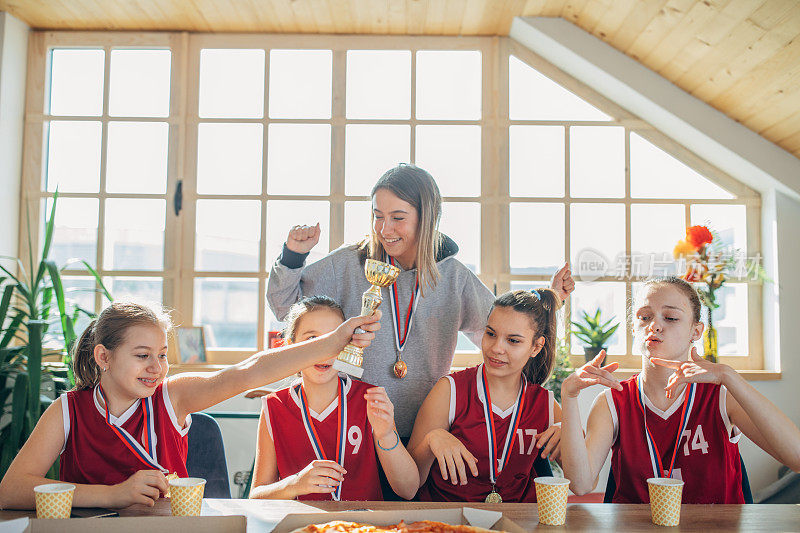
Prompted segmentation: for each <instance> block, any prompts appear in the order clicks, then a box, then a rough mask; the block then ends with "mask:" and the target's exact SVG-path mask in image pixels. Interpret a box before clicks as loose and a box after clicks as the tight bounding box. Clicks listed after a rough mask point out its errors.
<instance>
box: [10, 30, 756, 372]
mask: <svg viewBox="0 0 800 533" xmlns="http://www.w3.org/2000/svg"><path fill="white" fill-rule="evenodd" d="M30 42H31V46H30V47H29V59H28V79H27V89H26V92H27V95H26V119H25V138H24V149H23V150H24V151H23V177H22V187H21V194H22V199H23V209H21V210H20V211H21V215H20V219H21V223H20V233H19V247H20V248H19V249H20V257H28V241H27V235H26V233H25V232H26V229H25V228H26V226H25V224H24V221H25V217H26V213H25V210H26V209H27V210H28V212H29V213H30V215H29V216H30V219H31V220H35V221H42V220H43V218H44V216H43V213H41V205H42V201H41V200H42V199H46V198H48V197H52V193H48V192H46V191H43V190H42V189H43V187H42V184H43V179H44V174H43V172H44V166H45V164H44V158H45V157H46V154H45V153H44V148H45V146H44V142H43V141H44V134H45V133H44V131H45V128H44V124H45V123H46V122H48V121H49V120H50V119H51V118H54V119H58V120H62V119H69V120H72V119H75V120H92V121H98V120H99V121H101V123H102V143H103V144H102V151H101V178H100V179H101V182H100V190H99V193H60V196H61V197H65V198H68V197H72V198H87V197H89V198H99V199H100V218H99V221H98V241H97V257H96V265H97V266H98V272H99V273H100V274H101V276H103V277H107V276H110V275H125V276H148V277H155V276H161V277H162V278H163V303H164V305H165V306H167V307H169V308H171V309H173V310H174V311H173V316H174V318H175V321H176V323H179V324H185V325H195V324H193V323H192V316H193V307H194V293H193V291H194V280H195V278H198V277H203V278H207V277H223V278H245V279H256V280H257V284H258V289H257V290H258V310H257V330H256V340H257V346H256V349H258V350H261V349H263V348H264V346H265V343H266V327H265V321H266V283H267V282H266V280H267V278H268V275H269V267H270V265H271V264H272V262H273V261H274V260H275V258H272V257H266V239H265V236H266V234H267V233H266V229H267V228H266V218H267V213H266V209H265V207H266V202H267V201H269V200H286V199H292V200H327V201H329V202H330V216H329V221H328V223H329V228H330V230H329V249H330V250H333V249H335V248H336V247H338V246H339V245H341V243H342V240H343V236H344V205H345V202H346V201H353V200H368V199H369V198H368V197H367V196H353V195H349V196H348V195H346V194H345V176H344V174H345V166H344V164H345V162H344V157H345V127H346V125H348V124H402V125H409V126H410V135H411V138H410V160H411V161H412V162H413V161H414V158H415V136H416V131H415V128H416V126H417V125H425V124H436V125H478V126H479V127H480V128H481V178H480V179H481V195H480V196H478V197H445V198H443V200H444V201H446V202H470V203H478V204H479V205H480V208H481V215H480V223H481V236H482V238H481V251H480V265H481V266H480V274H479V277H480V279H481V280H482V281H483V282H484V283H485V284H486V285H487V287H490V288H493V287H496V289H497V291H498V293H501V292H504V291H506V290H508V289H509V287H510V284H511V282H512V281H528V282H533V281H548V280H549V278H547V277H546V276H537V275H521V274H513V275H512V274H511V273H510V254H509V251H510V242H509V240H510V237H509V204H510V203H511V202H514V203H518V202H519V203H526V202H536V203H546V202H553V203H562V204H564V205H565V210H564V215H565V220H564V224H565V255H566V256H567V258H568V257H569V255H570V232H569V223H570V205H571V204H574V203H603V202H612V203H617V204H620V203H621V204H624V205H625V211H626V220H625V227H626V236H625V242H626V252H627V253H630V241H631V235H630V233H631V232H630V210H631V204H634V203H635V204H646V203H658V204H680V205H684V206H685V212H686V224H687V226H688V225H689V206H690V205H691V204H692V203H704V204H714V203H720V204H726V205H730V204H732V205H744V206H745V208H746V216H747V222H748V223H747V250H746V252H747V255H748V256H749V257H752V256H754V255H756V254H758V253H759V252H760V250H761V241H760V238H761V197H760V195H759V194H758V193H757V192H756V191H754V190H752V189H750V188H749V187H747V186H745V185H744V184H742V183H741V182H738V181H736V180H735V179H733V178H732V177H730V176H729V175H728V174H726V173H724V172H722V171H721V170H720V169H718V168H717V167H715V166H713V165H711V164H710V163H708V162H706V161H704V160H702V159H701V158H699V157H698V156H696V155H695V154H694V153H692V152H691V151H690V150H688V149H687V148H685V147H683V146H681V145H680V144H678V143H677V142H675V141H673V140H672V139H670V138H668V137H667V136H666V135H665V134H663V133H661V132H659V131H658V130H656V129H655V128H653V127H652V126H651V125H649V124H648V123H647V122H645V121H644V120H642V119H640V118H638V117H636V116H634V115H632V114H631V113H629V112H628V111H626V110H625V109H623V108H622V107H620V106H619V105H617V104H616V103H614V102H612V101H610V100H609V99H607V98H605V97H603V96H601V95H599V94H598V93H596V92H595V91H594V90H592V89H591V88H590V87H588V86H587V85H586V84H584V83H582V82H579V81H577V80H576V79H574V78H572V77H571V76H569V75H568V74H566V73H564V72H563V71H561V70H560V69H558V68H557V67H555V66H554V65H552V64H550V63H549V62H547V61H546V60H544V59H542V58H541V57H539V56H538V55H536V54H535V53H533V52H532V51H530V50H529V49H527V48H526V47H524V46H523V45H522V44H520V43H518V42H516V41H514V40H513V39H511V38H509V37H445V36H441V37H438V36H434V37H431V36H426V37H409V36H371V35H351V36H334V35H296V34H289V35H284V34H202V33H196V34H195V33H157V32H145V33H128V32H44V31H35V32H32V36H31V41H30ZM59 47H76V48H103V49H104V50H105V70H104V76H105V80H104V88H103V91H104V92H103V115H102V116H101V117H64V116H57V117H52V116H51V115H48V114H45V105H46V96H47V94H46V91H47V87H46V83H47V72H48V71H49V67H50V65H49V58H50V53H49V51H50V50H51V49H52V48H59ZM114 48H169V49H170V50H171V51H172V65H171V66H172V68H171V82H170V112H169V116H168V117H166V118H164V117H158V118H142V117H109V116H108V102H109V75H110V68H109V67H110V60H111V54H110V52H111V50H112V49H114ZM203 48H262V49H264V50H265V52H266V53H265V90H264V116H263V117H262V118H260V119H230V118H220V119H216V118H203V119H200V118H199V117H198V100H199V61H200V50H201V49H203ZM271 49H325V50H332V89H333V95H332V113H331V118H330V119H270V118H269V51H270V50H271ZM351 49H353V50H410V51H411V115H410V117H409V119H403V120H397V119H391V120H389V119H387V120H383V119H347V118H346V115H345V111H346V110H345V103H346V98H345V82H346V54H347V50H351ZM419 50H478V51H480V52H481V56H482V88H481V99H482V101H481V107H482V113H481V118H480V119H479V120H420V119H417V118H416V117H415V112H414V111H415V102H416V80H415V75H416V68H415V66H416V54H415V52H416V51H419ZM512 54H513V55H514V56H516V58H518V59H519V60H521V61H523V62H524V63H526V64H528V65H530V66H531V67H533V68H535V69H536V70H538V71H539V72H541V73H542V74H543V75H545V76H547V77H549V78H550V79H552V80H553V81H555V82H556V83H558V84H560V85H562V86H563V87H565V88H566V89H568V90H570V91H571V92H573V93H574V94H576V95H577V96H578V97H580V98H582V99H584V100H586V101H587V102H589V103H591V104H592V105H594V106H595V107H597V108H598V109H599V110H601V111H602V112H604V113H606V114H608V115H609V116H611V117H613V120H610V121H550V120H548V121H532V120H510V118H509V98H508V95H509V90H508V89H509V67H508V63H509V57H510V55H512ZM124 120H135V121H141V122H146V121H157V122H167V123H168V124H169V137H168V139H169V140H168V143H169V147H168V163H167V188H166V193H165V194H163V195H160V194H159V195H152V194H148V195H142V194H117V193H107V192H105V174H106V161H105V158H106V156H105V154H106V148H107V140H108V123H109V121H124ZM210 122H226V123H259V124H262V125H263V128H264V130H263V131H264V136H263V152H262V158H263V159H262V191H261V194H259V195H218V194H217V195H214V194H203V195H199V194H198V193H197V187H196V176H197V172H196V165H197V134H198V128H199V124H200V123H210ZM271 123H275V124H279V123H294V124H298V123H306V124H330V125H331V167H330V168H331V182H330V183H331V189H330V194H329V195H328V196H303V195H270V194H267V184H268V176H267V157H268V154H267V143H268V125H269V124H271ZM597 124H602V125H616V126H622V127H623V128H624V129H625V161H626V165H625V167H626V168H625V191H626V192H625V197H624V198H613V199H612V198H580V199H573V198H570V197H569V128H570V127H571V126H581V125H597ZM512 125H557V126H564V128H565V129H564V132H565V158H566V161H565V180H566V181H565V187H566V188H565V196H564V197H563V198H541V197H512V196H510V193H509V127H510V126H512ZM631 132H635V133H636V134H638V135H640V136H642V137H643V138H645V139H646V140H648V141H649V142H652V143H653V144H655V145H656V146H658V147H660V148H661V149H663V150H664V151H665V152H667V153H669V154H670V155H672V156H673V157H675V158H677V159H678V160H680V161H682V162H683V163H685V164H686V165H688V166H689V167H691V168H693V169H694V170H696V171H697V172H699V173H700V174H702V175H703V176H705V177H706V178H707V179H709V180H711V181H713V182H715V183H717V184H718V185H720V186H722V187H724V188H725V189H727V190H728V191H729V192H731V193H732V194H733V195H734V196H735V197H736V198H735V199H733V200H716V199H709V200H698V199H692V200H671V199H653V200H648V199H642V198H636V199H631V198H630V172H629V167H630V165H629V160H630V159H629V157H630V151H629V139H630V133H631ZM179 180H181V181H182V195H183V209H182V211H181V214H180V216H178V215H176V214H175V211H174V209H173V206H172V201H171V200H172V199H173V197H174V195H175V191H176V187H177V184H178V181H179ZM107 198H158V199H164V200H165V201H166V207H167V209H166V225H165V235H164V268H163V271H149V270H148V271H132V270H107V269H103V268H99V267H100V266H101V265H102V258H103V238H102V236H103V232H104V229H105V228H104V216H103V215H104V203H105V202H104V200H105V199H107ZM220 198H222V199H258V200H260V201H261V205H262V209H261V239H260V243H259V263H258V270H257V271H251V272H215V271H195V265H194V262H195V243H194V241H195V239H193V238H192V235H194V233H195V222H196V201H197V200H198V199H220ZM490 235H491V236H493V237H492V238H484V237H487V236H490ZM498 235H499V236H500V238H499V239H498V238H497V236H498ZM38 237H39V235H38V232H37V233H36V234H35V235H34V242H33V246H34V248H35V249H38V247H39V243H38ZM680 237H681V236H680V235H676V241H677V239H679V238H680ZM565 259H566V258H565ZM65 274H66V275H82V274H85V271H82V270H77V269H70V270H66V271H65ZM600 281H621V280H619V279H617V278H616V277H608V278H600ZM632 281H636V280H630V279H627V280H625V283H626V296H627V299H628V301H630V297H631V282H632ZM747 285H748V319H749V335H748V339H749V354H747V355H745V356H722V357H721V358H720V360H721V362H723V363H727V364H730V365H731V366H733V367H734V368H736V369H738V370H761V369H763V368H764V354H763V324H762V290H761V289H762V287H761V284H760V283H758V282H752V281H748V282H747ZM100 303H101V296H100V294H97V295H96V296H95V306H96V308H99V306H100ZM565 313H566V315H565V316H570V315H569V313H570V303H569V301H568V302H567V304H566V307H565ZM626 323H627V324H630V323H631V316H630V309H628V311H627V316H626ZM627 339H628V340H627V350H626V351H627V355H623V356H611V358H612V359H613V360H615V361H619V362H620V364H621V366H622V367H624V368H636V367H638V366H639V365H640V356H636V355H632V354H631V351H632V350H631V348H632V339H631V336H630V335H627ZM252 352H253V349H249V350H243V349H211V350H208V353H207V360H208V364H209V365H214V364H228V363H233V362H237V361H240V360H241V359H242V358H244V357H245V356H247V355H249V354H251V353H252ZM479 359H480V357H479V355H478V354H476V353H474V352H463V353H462V352H459V353H457V354H456V358H455V360H454V365H456V366H464V365H467V364H471V363H474V362H476V361H478V360H479ZM170 360H171V362H173V363H176V362H177V355H176V354H175V353H174V352H173V353H171V356H170ZM582 361H583V357H582V356H571V362H572V364H573V365H575V366H579V365H580V364H582Z"/></svg>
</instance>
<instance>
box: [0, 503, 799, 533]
mask: <svg viewBox="0 0 800 533" xmlns="http://www.w3.org/2000/svg"><path fill="white" fill-rule="evenodd" d="M209 502H214V503H215V504H217V505H222V506H224V505H234V506H246V507H252V506H257V508H258V509H259V512H264V513H266V514H268V515H270V516H274V517H276V518H277V519H279V517H281V516H285V515H286V514H288V513H308V512H314V509H309V505H310V506H311V507H313V508H316V509H319V510H323V511H345V510H353V509H364V508H367V509H373V510H398V509H437V508H438V509H441V508H445V507H462V506H464V504H448V503H420V502H316V503H310V504H308V503H307V502H306V503H300V502H296V501H284V500H262V501H252V500H209ZM468 506H469V507H475V508H479V509H490V510H494V511H502V512H503V513H504V514H505V516H506V517H508V518H509V519H511V520H513V521H514V522H516V523H517V524H519V525H520V526H521V527H523V528H524V529H526V530H534V529H539V530H558V531H601V530H605V531H695V532H708V531H721V530H724V531H800V505H684V506H683V508H682V510H681V525H680V526H679V527H677V528H670V529H666V528H663V527H659V526H655V525H653V524H652V523H651V522H650V506H649V505H622V504H603V503H576V504H570V505H569V506H568V508H567V523H566V526H563V527H556V526H544V525H539V524H538V513H537V511H536V504H533V503H530V504H528V503H501V504H486V503H474V504H468ZM169 514H170V510H169V501H168V500H163V499H162V500H159V502H158V503H157V504H156V505H155V507H152V508H150V507H142V506H134V507H130V508H128V509H124V510H122V511H120V515H121V516H169ZM21 516H30V517H33V516H34V513H32V512H26V511H0V521H3V520H9V519H12V518H19V517H21ZM101 520H108V521H109V523H111V521H113V520H114V519H113V518H107V519H101ZM0 529H1V526H0Z"/></svg>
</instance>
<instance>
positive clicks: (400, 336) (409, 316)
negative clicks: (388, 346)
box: [389, 255, 419, 353]
mask: <svg viewBox="0 0 800 533" xmlns="http://www.w3.org/2000/svg"><path fill="white" fill-rule="evenodd" d="M389 264H390V265H392V266H394V258H393V257H392V256H391V255H390V256H389ZM389 299H390V300H391V303H392V305H391V308H392V318H393V319H394V320H392V324H393V325H394V341H395V344H396V345H397V351H398V352H400V353H402V352H403V348H405V346H406V340H408V334H409V332H410V331H411V324H412V322H413V318H414V311H416V310H417V304H418V303H419V275H417V279H416V281H415V283H414V292H413V293H411V301H409V302H408V311H406V321H405V327H403V329H402V331H401V329H400V327H401V326H400V305H399V299H398V297H397V281H395V282H394V283H392V290H390V291H389Z"/></svg>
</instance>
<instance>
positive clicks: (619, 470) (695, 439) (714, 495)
mask: <svg viewBox="0 0 800 533" xmlns="http://www.w3.org/2000/svg"><path fill="white" fill-rule="evenodd" d="M622 388H623V390H622V391H617V390H614V389H611V390H610V391H608V392H606V394H610V395H611V398H612V400H613V402H609V409H610V410H611V417H612V420H614V425H615V427H616V428H618V429H617V430H616V432H615V433H616V439H615V441H614V444H613V446H612V447H611V450H612V456H611V470H612V474H613V475H614V480H615V481H616V484H617V490H616V492H615V493H614V498H613V501H614V503H648V502H649V501H650V497H649V495H648V491H647V479H648V478H651V477H654V476H653V467H652V464H651V458H650V452H649V451H648V444H647V437H646V435H645V429H644V420H643V418H642V408H641V407H640V406H639V400H638V399H637V396H638V394H639V390H638V387H637V380H636V376H634V377H632V378H630V379H627V380H625V381H623V382H622ZM688 393H689V387H686V388H685V389H684V392H683V393H682V394H681V396H680V397H679V398H678V399H677V400H675V402H674V403H673V404H672V406H670V408H669V409H668V410H667V411H661V410H659V409H658V408H656V407H655V406H653V405H652V404H650V401H649V400H648V399H647V398H646V397H645V409H646V410H647V427H648V428H649V429H650V433H651V435H652V436H653V440H654V441H655V444H656V446H657V447H658V451H659V453H660V455H661V464H662V467H663V468H664V469H665V470H667V469H669V464H670V461H671V459H672V453H673V451H674V450H675V441H676V439H677V434H678V431H679V430H680V418H681V412H682V410H683V404H684V399H685V397H686V395H687V394H688ZM725 399H726V389H725V387H721V386H720V385H713V384H710V383H698V384H697V385H696V388H695V392H694V398H693V399H692V400H691V411H690V414H689V418H688V422H687V424H686V429H685V430H684V431H683V433H682V435H681V439H680V442H679V443H678V450H677V453H676V454H675V466H674V468H673V471H672V477H673V478H676V479H682V480H683V481H684V483H685V484H684V486H683V503H744V497H743V495H742V468H741V462H740V459H739V446H738V444H737V443H738V441H739V437H740V436H741V433H740V432H739V430H738V429H737V428H736V427H735V426H733V425H732V424H731V422H730V420H728V415H727V412H726V407H725ZM612 403H613V405H612ZM666 475H667V472H663V473H662V474H661V476H658V477H666Z"/></svg>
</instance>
